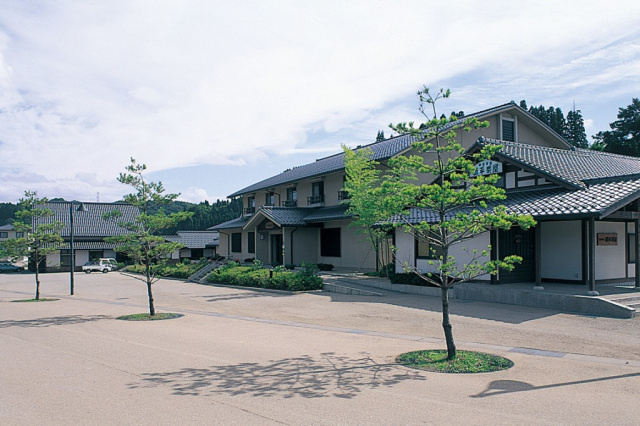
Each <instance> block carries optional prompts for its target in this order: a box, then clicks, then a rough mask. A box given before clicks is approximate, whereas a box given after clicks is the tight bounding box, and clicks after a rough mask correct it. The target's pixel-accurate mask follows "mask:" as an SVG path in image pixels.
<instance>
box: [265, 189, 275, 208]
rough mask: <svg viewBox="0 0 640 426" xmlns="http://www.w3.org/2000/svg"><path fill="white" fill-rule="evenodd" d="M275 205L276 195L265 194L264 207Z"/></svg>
mask: <svg viewBox="0 0 640 426" xmlns="http://www.w3.org/2000/svg"><path fill="white" fill-rule="evenodd" d="M275 204H276V194H275V193H274V192H267V193H266V195H265V197H264V205H265V206H275Z"/></svg>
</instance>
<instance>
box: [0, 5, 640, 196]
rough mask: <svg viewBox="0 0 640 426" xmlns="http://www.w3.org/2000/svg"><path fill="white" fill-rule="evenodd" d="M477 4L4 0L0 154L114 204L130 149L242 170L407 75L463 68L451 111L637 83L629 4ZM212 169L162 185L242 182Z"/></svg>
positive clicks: (361, 135)
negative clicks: (209, 175)
mask: <svg viewBox="0 0 640 426" xmlns="http://www.w3.org/2000/svg"><path fill="white" fill-rule="evenodd" d="M557 3H560V4H557ZM485 6H486V3H479V2H473V1H466V2H455V3H450V2H438V3H435V4H433V2H423V1H400V2H397V1H393V2H391V1H385V0H383V1H379V2H377V3H375V7H372V3H371V2H369V1H362V2H360V1H349V2H339V1H331V2H324V1H323V2H319V3H309V2H294V1H281V2H267V3H265V2H261V1H242V2H226V3H225V2H200V1H189V2H186V1H181V2H177V1H176V2H173V1H164V2H160V3H159V2H156V1H136V2H129V1H125V0H120V1H115V0H114V1H110V2H103V3H101V2H71V1H68V2H67V1H62V2H55V3H53V2H40V3H38V4H37V6H33V5H32V4H31V3H23V2H14V3H10V4H9V5H8V7H6V8H5V10H3V14H2V15H1V16H0V111H1V112H0V128H2V129H3V132H2V134H0V155H1V156H2V158H3V161H4V165H5V166H7V167H10V168H12V169H13V170H19V171H20V172H24V173H26V172H28V171H35V172H37V174H38V175H41V176H43V177H46V179H43V180H41V181H39V182H37V183H39V184H40V186H41V187H42V188H43V191H46V192H47V194H46V195H49V196H64V197H66V198H71V197H74V198H78V199H93V198H94V197H95V194H96V193H97V192H98V191H99V192H100V194H101V196H100V197H101V199H103V200H105V201H113V200H115V199H118V198H119V197H120V196H121V195H122V193H124V192H126V190H125V189H123V188H122V187H121V185H120V184H118V183H117V182H116V180H115V178H116V177H117V175H118V173H119V172H120V171H122V170H123V168H124V166H125V165H126V164H127V163H128V161H129V157H132V156H133V157H135V158H136V159H138V160H139V161H142V162H145V163H147V164H148V165H150V166H151V167H152V168H153V169H154V170H162V169H176V168H180V167H189V166H194V165H201V164H211V165H230V164H236V165H238V170H239V172H238V173H239V175H240V174H242V176H241V178H246V175H247V173H252V174H255V178H254V180H256V181H257V180H261V179H263V178H265V177H267V176H264V175H261V174H260V172H261V167H260V165H261V164H264V163H267V162H273V161H276V160H277V159H276V157H278V156H282V155H293V154H296V155H297V154H301V153H306V154H309V155H310V156H312V155H315V154H319V153H320V154H324V153H326V154H331V153H334V152H337V151H336V150H337V149H338V150H339V145H340V143H345V144H347V145H354V144H361V143H367V142H370V141H372V139H373V138H374V137H375V133H376V132H377V130H382V129H383V130H385V132H386V133H387V134H389V133H390V131H389V130H388V129H386V125H387V124H388V122H390V121H393V122H397V121H406V120H409V119H415V118H416V112H415V109H414V107H415V104H414V103H410V104H407V103H406V100H407V99H411V98H410V96H411V94H412V93H415V91H416V90H417V89H418V88H420V86H421V84H423V83H426V84H440V82H444V83H442V84H443V85H447V84H446V82H447V81H451V80H453V79H455V78H458V79H462V80H461V81H462V84H460V86H461V87H460V88H459V89H457V92H454V96H455V97H456V99H459V100H460V101H459V102H460V106H459V107H456V108H451V109H464V110H465V111H468V112H469V111H473V110H474V109H481V108H484V107H486V106H491V105H495V104H497V103H503V102H506V101H508V100H510V99H511V96H513V97H515V98H516V99H514V100H516V101H517V100H519V99H518V97H520V98H524V97H526V96H529V95H531V96H533V95H534V94H535V95H539V96H540V97H542V96H549V98H546V97H545V98H543V99H540V100H539V102H546V101H547V99H551V100H552V101H553V102H556V103H557V101H556V99H558V98H557V96H558V95H559V94H562V95H563V96H565V97H566V96H569V94H571V93H573V96H577V95H576V93H578V94H580V93H584V92H587V91H588V92H589V93H592V92H593V91H597V90H598V88H602V87H606V88H607V91H608V92H609V93H618V94H621V92H622V93H623V92H624V90H628V89H627V88H628V87H635V88H637V87H638V84H639V83H638V76H637V72H636V70H637V67H638V62H639V61H640V59H639V58H640V52H639V51H638V50H639V48H638V46H640V42H639V41H638V34H639V33H638V30H637V29H636V28H638V24H639V23H640V19H639V18H638V16H640V5H639V4H638V3H637V2H628V3H625V4H624V5H623V4H618V5H617V7H615V8H614V7H611V6H610V5H608V4H605V3H602V2H579V3H577V2H551V1H549V2H520V3H519V4H518V7H513V2H511V1H509V2H507V1H504V2H493V3H492V4H491V7H485ZM541 10H545V13H540V11H541ZM620 10H625V13H620V12H619V11H620ZM619 81H624V82H625V88H623V89H621V88H620V87H619V86H617V85H616V83H617V82H619ZM634 85H635V86H634ZM505 96H510V97H509V99H505ZM611 96H613V95H611ZM399 102H403V104H402V105H400V104H399ZM456 102H458V101H456ZM476 107H478V108H476ZM318 135H323V137H317V136H318ZM310 158H311V157H310ZM5 159H8V160H5ZM278 161H279V160H278ZM243 165H246V166H245V167H243ZM293 165H295V164H290V166H293ZM256 166H257V167H256ZM5 177H6V179H7V180H6V181H5V182H6V185H5V188H4V189H3V190H2V191H0V197H5V198H4V199H5V200H7V201H15V200H16V199H17V197H18V196H19V194H18V195H15V194H16V193H17V192H16V191H18V192H22V190H24V189H25V188H23V187H22V186H24V185H25V181H20V180H19V179H15V178H12V175H11V174H6V175H5ZM221 178H222V177H221ZM223 178H224V179H220V180H218V181H216V182H215V183H210V184H209V185H210V186H205V184H206V183H205V182H197V186H193V188H190V187H186V189H184V188H180V189H179V191H182V192H183V193H184V194H186V195H183V197H190V199H192V200H202V199H211V198H207V196H206V193H207V192H209V193H216V194H225V193H231V192H234V191H235V189H237V188H236V187H234V185H237V183H235V182H237V181H240V180H242V179H241V178H238V179H233V178H230V177H228V176H225V177H223ZM194 183H195V182H194ZM222 186H224V188H223V187H222ZM9 188H11V189H9ZM185 199H186V198H185Z"/></svg>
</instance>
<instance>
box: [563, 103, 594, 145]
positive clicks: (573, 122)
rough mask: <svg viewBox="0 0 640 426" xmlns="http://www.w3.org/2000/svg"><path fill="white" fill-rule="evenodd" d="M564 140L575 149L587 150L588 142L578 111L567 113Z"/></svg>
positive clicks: (582, 120)
mask: <svg viewBox="0 0 640 426" xmlns="http://www.w3.org/2000/svg"><path fill="white" fill-rule="evenodd" d="M564 138H565V139H566V140H567V142H569V143H570V144H571V145H573V146H575V147H577V148H584V149H587V148H589V141H588V140H587V134H586V132H585V130H584V119H583V118H582V112H581V111H580V110H575V111H569V113H568V114H567V126H566V130H565V134H564Z"/></svg>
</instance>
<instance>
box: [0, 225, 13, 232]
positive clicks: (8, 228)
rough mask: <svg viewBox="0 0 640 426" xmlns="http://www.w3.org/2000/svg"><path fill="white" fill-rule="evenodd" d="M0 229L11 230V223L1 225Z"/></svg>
mask: <svg viewBox="0 0 640 426" xmlns="http://www.w3.org/2000/svg"><path fill="white" fill-rule="evenodd" d="M0 231H13V225H11V224H9V225H2V226H0Z"/></svg>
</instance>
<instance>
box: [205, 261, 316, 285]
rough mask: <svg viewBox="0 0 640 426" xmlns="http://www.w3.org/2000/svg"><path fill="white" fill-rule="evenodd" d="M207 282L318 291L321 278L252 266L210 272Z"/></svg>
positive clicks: (222, 268) (226, 267) (229, 267)
mask: <svg viewBox="0 0 640 426" xmlns="http://www.w3.org/2000/svg"><path fill="white" fill-rule="evenodd" d="M206 281H207V282H210V283H216V284H229V285H237V286H245V287H258V288H269V289H277V290H289V291H307V290H319V289H321V288H322V278H320V277H318V276H316V275H309V274H304V273H297V272H289V271H282V270H274V271H270V270H269V269H264V268H256V267H254V266H235V265H231V266H223V267H221V268H218V269H215V270H214V271H213V272H211V273H210V274H209V275H208V276H207V279H206Z"/></svg>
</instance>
